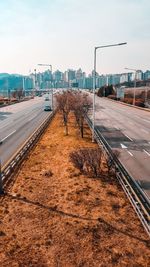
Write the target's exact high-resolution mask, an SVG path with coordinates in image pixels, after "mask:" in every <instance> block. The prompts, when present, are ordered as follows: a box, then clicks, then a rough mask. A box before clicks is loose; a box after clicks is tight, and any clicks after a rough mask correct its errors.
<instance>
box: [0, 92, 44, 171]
mask: <svg viewBox="0 0 150 267" xmlns="http://www.w3.org/2000/svg"><path fill="white" fill-rule="evenodd" d="M46 102H47V101H45V100H44V97H35V98H34V99H31V100H29V101H26V102H21V103H18V104H14V105H11V106H7V107H3V108H0V140H1V141H2V143H1V144H0V160H1V163H2V166H3V165H4V164H6V162H7V161H8V160H9V159H10V158H11V156H12V155H13V154H14V153H15V152H16V151H17V150H18V149H19V147H20V146H21V145H22V144H23V143H24V142H25V140H26V139H27V138H28V137H29V136H30V135H31V134H32V132H34V130H35V129H36V128H37V127H38V126H39V125H40V124H41V123H42V122H43V121H44V119H45V118H46V117H47V116H49V112H46V111H44V106H45V103H46ZM47 103H48V102H47Z"/></svg>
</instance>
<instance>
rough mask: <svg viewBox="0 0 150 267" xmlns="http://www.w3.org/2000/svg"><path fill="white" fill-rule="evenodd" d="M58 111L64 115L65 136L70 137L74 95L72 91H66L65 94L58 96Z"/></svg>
mask: <svg viewBox="0 0 150 267" xmlns="http://www.w3.org/2000/svg"><path fill="white" fill-rule="evenodd" d="M56 103H57V109H58V110H59V111H60V112H61V113H62V115H63V123H64V126H65V134H66V135H68V115H69V112H70V111H71V106H72V104H71V103H72V93H71V92H70V91H64V92H63V93H60V94H57V95H56Z"/></svg>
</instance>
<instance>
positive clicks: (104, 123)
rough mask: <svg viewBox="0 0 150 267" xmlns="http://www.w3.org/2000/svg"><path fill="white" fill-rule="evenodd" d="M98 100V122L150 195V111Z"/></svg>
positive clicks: (128, 167)
mask: <svg viewBox="0 0 150 267" xmlns="http://www.w3.org/2000/svg"><path fill="white" fill-rule="evenodd" d="M95 103H96V111H95V126H97V127H98V129H99V131H100V132H101V133H102V135H103V136H104V137H105V139H106V140H107V142H108V143H109V145H110V146H111V148H112V149H116V150H119V151H120V155H119V159H120V160H121V162H122V164H123V165H124V166H125V168H126V169H127V171H128V172H129V174H130V175H131V176H132V177H133V178H134V179H135V180H136V181H137V182H138V183H139V185H140V186H141V188H142V189H143V191H144V192H145V193H146V194H147V195H148V196H149V197H150V112H148V111H144V110H140V109H136V108H134V107H130V106H126V105H123V104H120V103H117V102H113V101H110V100H107V99H106V98H100V97H97V96H96V98H95ZM91 119H92V114H91Z"/></svg>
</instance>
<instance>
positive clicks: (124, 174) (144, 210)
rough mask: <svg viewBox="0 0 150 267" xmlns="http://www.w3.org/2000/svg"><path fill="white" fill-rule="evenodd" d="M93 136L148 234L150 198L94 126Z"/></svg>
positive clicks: (149, 227)
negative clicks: (110, 163) (113, 169)
mask: <svg viewBox="0 0 150 267" xmlns="http://www.w3.org/2000/svg"><path fill="white" fill-rule="evenodd" d="M86 121H87V123H88V125H89V127H90V128H91V129H92V121H91V120H90V118H89V117H86ZM94 138H95V140H96V141H97V143H98V145H99V146H102V147H103V149H104V151H105V152H106V154H107V155H108V156H109V158H110V161H112V162H113V164H114V167H115V170H116V177H117V179H118V181H119V182H120V184H121V186H122V188H123V190H124V192H125V193H126V195H127V196H128V198H129V200H130V202H131V204H132V206H133V208H134V210H135V211H136V213H137V215H138V217H139V218H140V220H141V222H142V224H143V226H144V228H145V230H146V232H147V233H148V235H149V236H150V200H149V198H148V196H147V195H146V194H145V193H144V192H143V190H142V189H141V188H140V186H139V184H138V183H137V182H136V181H135V180H134V179H133V177H132V176H131V175H130V174H129V172H128V171H127V169H126V168H125V166H124V165H123V164H122V163H121V161H120V160H119V159H118V158H117V156H116V155H115V154H114V153H113V150H112V149H111V147H110V145H109V144H108V142H107V141H106V139H105V138H104V136H103V135H102V134H101V133H100V131H99V130H98V128H97V127H96V126H95V129H94Z"/></svg>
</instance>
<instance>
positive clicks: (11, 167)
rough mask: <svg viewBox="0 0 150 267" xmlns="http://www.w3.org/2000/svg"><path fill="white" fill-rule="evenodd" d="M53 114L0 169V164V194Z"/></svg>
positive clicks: (52, 114)
mask: <svg viewBox="0 0 150 267" xmlns="http://www.w3.org/2000/svg"><path fill="white" fill-rule="evenodd" d="M54 114H55V113H54V112H53V113H51V114H50V116H48V117H47V118H46V119H45V120H44V122H42V124H41V125H40V126H39V127H38V128H37V129H36V130H35V131H34V132H33V133H32V135H31V136H30V137H29V138H28V139H27V140H26V141H25V143H24V144H23V145H22V146H21V147H20V148H19V149H18V151H17V152H16V153H15V154H14V155H13V156H12V157H11V158H10V160H9V161H8V162H7V163H6V164H5V165H4V166H3V167H1V164H0V193H3V191H4V188H5V187H6V186H7V184H8V183H9V182H10V180H11V178H12V176H13V174H14V173H15V170H16V169H17V168H18V167H19V166H20V164H21V163H22V161H23V160H24V158H25V157H26V156H27V154H28V153H29V151H30V150H31V148H32V147H33V146H34V145H35V144H36V142H37V141H38V139H39V138H40V136H41V135H42V133H43V131H44V130H45V129H46V128H47V126H48V124H49V122H50V121H51V120H52V118H53V116H54Z"/></svg>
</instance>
